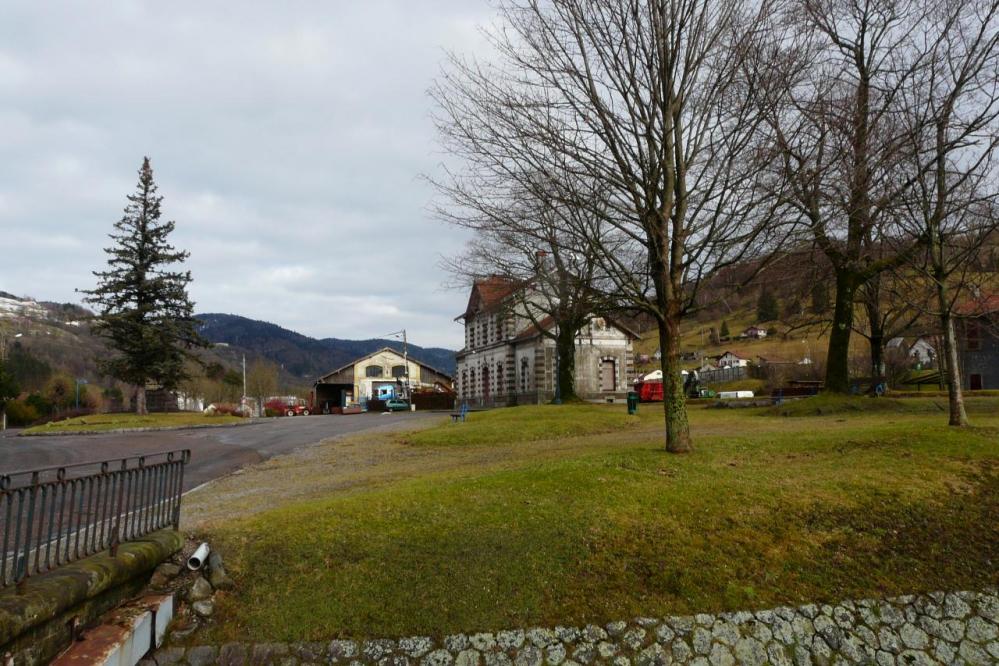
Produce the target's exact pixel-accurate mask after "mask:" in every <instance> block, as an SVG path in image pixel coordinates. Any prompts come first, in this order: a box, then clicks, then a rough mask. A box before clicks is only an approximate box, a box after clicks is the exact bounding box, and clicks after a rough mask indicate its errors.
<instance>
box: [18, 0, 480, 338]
mask: <svg viewBox="0 0 999 666" xmlns="http://www.w3.org/2000/svg"><path fill="white" fill-rule="evenodd" d="M490 17H491V12H490V8H489V5H488V4H487V2H486V1H485V0H410V1H408V2H407V1H405V0H398V1H394V0H326V1H325V2H320V1H316V2H303V1H285V2H269V1H266V2H265V1H263V0H260V1H252V2H250V1H246V0H244V1H242V2H238V3H236V2H218V3H211V2H203V1H199V2H193V1H191V2H188V1H180V2H145V1H143V2H139V1H138V0H136V1H133V2H125V1H111V0H102V1H101V2H97V3H94V2H85V1H83V0H81V1H79V2H37V0H27V1H20V0H4V2H3V9H2V16H0V154H2V158H0V250H2V254H0V290H5V291H9V292H12V293H14V294H17V295H28V296H33V297H35V298H37V299H41V300H54V301H70V302H79V300H80V297H79V295H78V294H76V293H74V289H75V288H88V287H91V286H92V285H93V277H92V276H91V273H90V272H91V271H92V270H95V269H97V268H100V267H102V264H103V262H104V256H103V252H102V248H103V247H104V246H105V245H106V240H107V239H106V234H107V233H109V232H110V231H111V225H112V224H113V223H114V222H115V221H116V220H117V219H118V218H120V217H121V212H122V208H123V207H124V205H125V195H126V194H129V193H130V192H131V191H132V190H133V189H134V187H135V182H136V179H137V176H136V171H137V169H138V167H139V166H140V164H141V161H142V157H143V155H149V156H150V158H151V159H152V163H153V169H154V171H155V176H156V180H157V183H158V184H159V187H160V194H162V195H163V196H164V197H165V199H164V203H163V210H164V216H165V217H167V218H169V219H173V220H175V221H176V222H177V231H176V232H175V234H174V237H173V240H174V241H175V244H176V245H177V246H178V247H181V248H185V249H187V250H189V251H190V252H191V258H190V260H189V261H188V266H189V268H190V270H191V271H192V272H193V275H194V283H193V284H192V288H191V294H192V297H193V298H194V300H195V301H196V303H197V310H198V311H199V312H231V313H235V314H241V315H245V316H248V317H252V318H255V319H264V320H267V321H271V322H274V323H277V324H280V325H282V326H285V327H287V328H290V329H293V330H297V331H300V332H302V333H305V334H307V335H312V336H316V337H342V338H367V337H374V336H378V335H381V334H384V333H388V332H390V331H394V330H396V329H400V328H403V327H405V328H407V329H408V330H409V332H410V339H411V340H412V341H413V342H415V343H417V344H421V345H441V346H449V347H455V348H456V347H459V346H461V340H462V334H461V330H460V329H459V327H458V325H457V324H455V323H454V322H453V321H452V319H453V318H454V317H455V315H457V314H458V313H459V312H461V310H462V309H463V308H464V305H465V297H466V295H465V294H464V293H459V292H455V291H450V290H444V289H442V287H441V284H442V282H443V281H444V280H445V276H444V275H442V274H441V272H440V270H439V268H438V267H437V264H438V260H439V257H440V255H441V254H452V253H454V252H455V251H457V250H459V249H460V247H461V245H462V243H463V242H464V237H463V236H462V235H461V234H460V233H458V232H457V231H455V230H452V229H449V228H447V227H445V226H444V225H443V224H442V223H440V222H438V221H436V220H435V219H433V217H432V216H431V215H430V214H429V213H428V203H429V202H430V200H431V199H432V197H433V192H432V191H431V190H430V188H429V187H428V186H427V185H426V184H425V183H423V182H422V181H421V180H420V179H419V175H420V174H421V173H426V172H432V171H433V170H434V169H435V166H436V165H437V164H439V163H440V162H441V160H442V159H444V156H443V155H441V154H440V153H439V151H438V148H437V145H436V142H435V134H434V130H433V127H432V125H431V122H430V117H429V116H430V112H431V102H430V100H429V98H428V97H427V95H426V90H427V88H428V87H429V85H430V83H431V81H432V79H433V78H434V77H435V76H436V75H437V74H438V72H439V67H440V63H441V61H442V59H443V54H444V51H445V50H456V51H460V52H464V53H470V52H474V51H476V50H478V49H479V48H481V45H480V39H479V35H478V32H477V26H478V25H480V24H483V23H487V22H488V21H489V20H490Z"/></svg>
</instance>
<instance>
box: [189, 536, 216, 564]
mask: <svg viewBox="0 0 999 666" xmlns="http://www.w3.org/2000/svg"><path fill="white" fill-rule="evenodd" d="M209 552H211V548H209V547H208V542H207V541H205V542H204V543H202V544H201V545H200V546H198V547H197V549H196V550H195V551H194V552H193V553H191V556H190V557H189V558H187V568H188V569H190V570H191V571H197V570H198V569H200V568H201V567H203V566H204V565H205V562H206V561H207V560H208V553H209Z"/></svg>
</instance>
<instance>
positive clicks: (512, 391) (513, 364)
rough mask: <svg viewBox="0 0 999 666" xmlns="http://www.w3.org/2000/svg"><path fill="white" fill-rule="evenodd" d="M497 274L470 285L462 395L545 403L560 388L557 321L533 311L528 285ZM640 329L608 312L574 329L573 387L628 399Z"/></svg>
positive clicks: (483, 402)
mask: <svg viewBox="0 0 999 666" xmlns="http://www.w3.org/2000/svg"><path fill="white" fill-rule="evenodd" d="M529 288H530V287H525V286H523V285H521V284H518V283H516V282H514V281H512V280H509V279H507V278H503V277H498V276H492V277H489V278H485V279H482V280H477V281H476V282H475V283H474V284H473V285H472V291H471V294H470V295H469V298H468V305H467V307H466V308H465V312H464V313H462V314H461V315H459V316H458V317H457V318H456V319H455V321H460V322H461V323H463V324H464V326H465V346H464V348H463V349H462V350H461V351H459V352H458V353H457V355H456V358H457V362H458V370H457V373H456V374H457V376H456V380H457V387H456V388H457V392H458V400H459V401H463V402H466V403H468V404H469V405H470V406H506V405H518V404H540V403H544V402H549V401H551V400H552V399H553V398H554V396H555V388H556V372H557V366H556V363H557V359H556V353H555V341H554V340H552V339H551V337H549V336H547V335H543V334H542V330H545V331H550V332H554V330H555V322H554V321H553V320H552V318H551V317H545V316H543V315H542V314H541V313H539V312H532V313H530V315H533V317H532V316H529V311H528V310H527V307H528V306H527V305H526V304H525V302H529V300H530V299H529V298H523V296H524V292H522V291H521V290H523V289H529ZM637 338H638V336H637V335H636V334H635V333H634V332H632V331H629V330H627V328H625V327H624V326H623V325H621V324H618V323H615V322H613V321H611V320H609V319H607V318H605V317H593V318H591V319H590V321H589V323H588V324H587V325H586V326H584V327H583V328H582V330H580V331H578V332H577V333H576V351H575V371H576V373H575V389H576V393H577V395H579V396H580V397H581V398H583V399H587V400H601V401H605V400H608V399H610V400H615V399H623V398H624V397H625V395H626V393H627V391H628V389H629V388H630V387H629V383H628V382H629V378H630V377H631V376H632V375H633V374H634V366H633V359H632V343H633V341H634V340H635V339H637Z"/></svg>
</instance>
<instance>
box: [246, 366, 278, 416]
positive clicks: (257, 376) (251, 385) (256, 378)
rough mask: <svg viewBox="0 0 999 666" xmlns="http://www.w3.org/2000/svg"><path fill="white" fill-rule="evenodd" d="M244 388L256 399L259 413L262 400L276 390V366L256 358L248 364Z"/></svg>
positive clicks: (262, 407) (262, 406)
mask: <svg viewBox="0 0 999 666" xmlns="http://www.w3.org/2000/svg"><path fill="white" fill-rule="evenodd" d="M246 390H247V393H249V394H250V395H251V396H253V397H255V398H256V399H257V406H258V407H259V408H260V410H261V413H262V412H263V409H264V402H265V401H266V400H267V398H268V397H269V396H272V395H274V394H275V393H277V390H278V366H277V364H276V363H274V362H272V361H268V360H266V359H262V358H260V359H257V360H255V361H254V362H253V363H251V364H250V367H249V369H248V370H247V372H246Z"/></svg>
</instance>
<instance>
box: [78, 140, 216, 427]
mask: <svg viewBox="0 0 999 666" xmlns="http://www.w3.org/2000/svg"><path fill="white" fill-rule="evenodd" d="M156 190H157V188H156V183H155V182H154V181H153V169H152V167H151V166H150V164H149V158H148V157H146V158H144V159H143V162H142V168H141V169H139V183H138V186H137V189H136V192H135V194H131V195H129V196H128V205H127V206H126V207H125V214H124V216H123V217H122V218H121V220H120V221H118V222H116V223H115V225H114V228H115V231H114V232H113V233H111V234H110V238H111V240H112V241H113V242H112V246H111V247H108V248H105V249H104V251H105V252H106V253H107V255H108V269H107V270H105V271H94V275H95V276H96V277H97V280H98V283H97V287H96V288H94V289H93V290H91V291H84V292H83V293H85V294H86V295H87V297H86V299H85V300H86V301H87V302H88V303H90V304H92V305H94V306H96V308H97V310H98V314H97V316H96V317H95V321H94V325H93V326H92V329H91V330H92V331H93V333H94V334H96V335H100V336H102V337H104V338H106V339H107V340H108V342H109V343H110V346H111V348H112V349H113V350H114V351H115V352H116V354H115V355H114V356H112V357H111V358H108V359H102V360H101V361H99V366H100V369H101V371H102V372H103V373H105V374H106V375H109V376H111V377H114V378H116V379H119V380H121V381H123V382H126V383H129V384H132V385H133V386H135V411H136V413H138V414H145V413H146V411H147V410H146V384H147V383H148V382H152V383H155V384H158V385H160V386H162V387H163V388H165V389H167V390H171V389H173V388H175V387H176V386H177V384H178V383H179V382H180V381H181V380H182V379H184V378H185V376H186V374H185V370H184V361H185V360H186V359H188V358H191V357H192V350H193V349H194V348H196V347H203V346H205V344H206V343H205V341H204V339H203V338H202V337H201V336H200V335H198V331H197V326H198V321H197V320H196V319H195V318H194V315H193V312H194V304H193V303H192V302H191V300H190V299H189V298H188V294H187V285H188V284H190V282H191V273H190V271H178V270H171V268H174V267H175V266H176V265H178V264H182V263H183V262H184V260H185V259H187V257H188V256H189V253H188V252H186V251H183V250H177V249H176V248H174V247H173V246H172V245H170V243H169V242H168V240H167V237H168V236H169V235H170V233H171V232H172V231H173V230H174V226H175V224H174V222H161V221H160V203H161V202H162V201H163V197H161V196H159V195H157V194H156Z"/></svg>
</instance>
